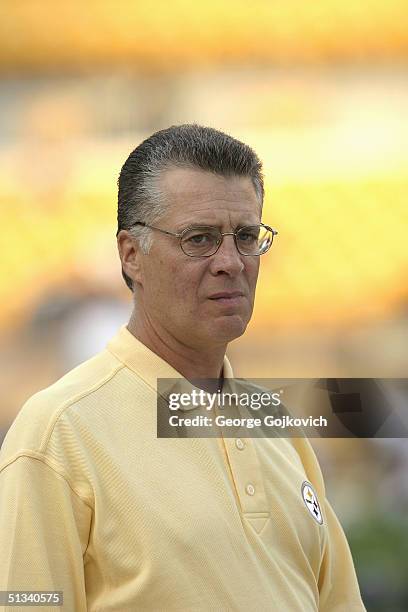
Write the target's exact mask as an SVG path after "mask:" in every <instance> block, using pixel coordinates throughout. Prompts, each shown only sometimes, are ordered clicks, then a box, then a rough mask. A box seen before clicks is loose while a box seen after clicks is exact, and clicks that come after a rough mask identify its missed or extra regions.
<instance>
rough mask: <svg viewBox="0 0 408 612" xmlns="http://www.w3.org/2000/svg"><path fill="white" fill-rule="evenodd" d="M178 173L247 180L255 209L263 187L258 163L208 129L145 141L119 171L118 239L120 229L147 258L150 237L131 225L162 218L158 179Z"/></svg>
mask: <svg viewBox="0 0 408 612" xmlns="http://www.w3.org/2000/svg"><path fill="white" fill-rule="evenodd" d="M173 167H182V168H193V169H201V170H206V171H208V172H213V173H214V174H218V175H220V176H226V177H228V176H242V177H246V176H247V177H249V178H250V179H251V180H252V184H253V186H254V189H255V193H256V196H257V198H258V200H259V203H260V205H261V206H262V204H263V198H264V184H263V175H262V163H261V161H260V160H259V158H258V156H257V155H256V153H255V152H254V151H253V150H252V149H251V147H249V146H248V145H246V144H244V143H242V142H240V141H239V140H236V139H235V138H233V137H232V136H229V135H228V134H225V133H224V132H220V131H218V130H215V129H213V128H209V127H203V126H201V125H196V124H185V125H173V126H171V127H169V128H167V129H165V130H160V131H159V132H155V133H154V134H152V135H151V136H149V138H147V139H146V140H144V141H143V142H142V143H141V144H140V145H139V146H138V147H136V149H134V151H132V153H131V154H130V155H129V157H128V158H127V160H126V161H125V163H124V164H123V166H122V170H121V172H120V175H119V179H118V187H119V192H118V233H119V231H120V230H122V229H127V230H129V231H131V232H132V234H133V236H135V237H137V238H138V239H139V243H140V247H141V249H142V251H143V252H144V253H148V252H149V250H150V247H151V242H152V232H151V230H149V229H148V228H145V227H141V226H139V227H138V226H134V227H132V226H133V224H134V223H135V222H136V221H143V222H144V223H148V224H149V225H153V224H154V223H156V221H157V220H158V219H159V218H160V217H161V216H162V215H163V214H164V213H165V210H166V201H165V197H164V194H162V193H160V190H159V188H158V184H159V178H160V175H161V173H162V172H163V171H164V170H166V169H169V168H173ZM122 276H123V278H124V280H125V282H126V284H127V286H128V287H129V289H130V290H131V291H133V283H132V280H131V279H130V278H129V277H128V276H127V274H126V273H125V272H124V270H123V268H122Z"/></svg>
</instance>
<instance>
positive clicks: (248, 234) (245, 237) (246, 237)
mask: <svg viewBox="0 0 408 612" xmlns="http://www.w3.org/2000/svg"><path fill="white" fill-rule="evenodd" d="M258 236H259V231H258V230H253V229H252V230H251V229H245V230H243V231H240V232H239V234H238V238H239V240H241V241H242V242H256V241H257V240H258Z"/></svg>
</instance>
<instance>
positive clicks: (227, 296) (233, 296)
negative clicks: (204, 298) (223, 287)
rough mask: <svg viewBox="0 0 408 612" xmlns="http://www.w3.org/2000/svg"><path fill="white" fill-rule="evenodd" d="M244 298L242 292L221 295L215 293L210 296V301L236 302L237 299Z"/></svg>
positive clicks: (229, 292) (226, 292)
mask: <svg viewBox="0 0 408 612" xmlns="http://www.w3.org/2000/svg"><path fill="white" fill-rule="evenodd" d="M241 297H244V294H243V293H242V291H220V293H214V294H213V295H210V297H209V299H210V300H234V299H236V298H241Z"/></svg>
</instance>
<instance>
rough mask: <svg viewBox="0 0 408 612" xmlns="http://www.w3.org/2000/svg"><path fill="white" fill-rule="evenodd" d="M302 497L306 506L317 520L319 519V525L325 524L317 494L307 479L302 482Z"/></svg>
mask: <svg viewBox="0 0 408 612" xmlns="http://www.w3.org/2000/svg"><path fill="white" fill-rule="evenodd" d="M302 497H303V501H304V502H305V506H306V508H307V509H308V510H309V512H310V514H311V515H312V516H313V518H314V519H315V521H317V522H318V523H319V525H323V515H322V511H321V510H320V505H319V502H318V500H317V495H316V493H315V492H314V489H313V487H312V485H311V484H310V482H306V481H305V482H304V483H303V484H302Z"/></svg>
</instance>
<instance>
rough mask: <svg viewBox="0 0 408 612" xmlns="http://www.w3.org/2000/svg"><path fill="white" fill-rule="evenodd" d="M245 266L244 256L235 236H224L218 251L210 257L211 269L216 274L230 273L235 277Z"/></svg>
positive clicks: (229, 274)
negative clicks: (238, 247) (236, 243)
mask: <svg viewBox="0 0 408 612" xmlns="http://www.w3.org/2000/svg"><path fill="white" fill-rule="evenodd" d="M244 268H245V264H244V262H243V256H242V255H241V254H240V253H239V252H238V249H237V247H236V245H235V240H234V236H229V235H228V236H223V240H222V243H221V244H220V247H219V249H218V251H217V252H216V253H215V254H214V255H213V256H212V257H210V270H211V273H212V274H214V276H216V275H218V274H228V276H232V277H235V276H237V275H238V274H240V273H241V272H242V271H243V269H244Z"/></svg>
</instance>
